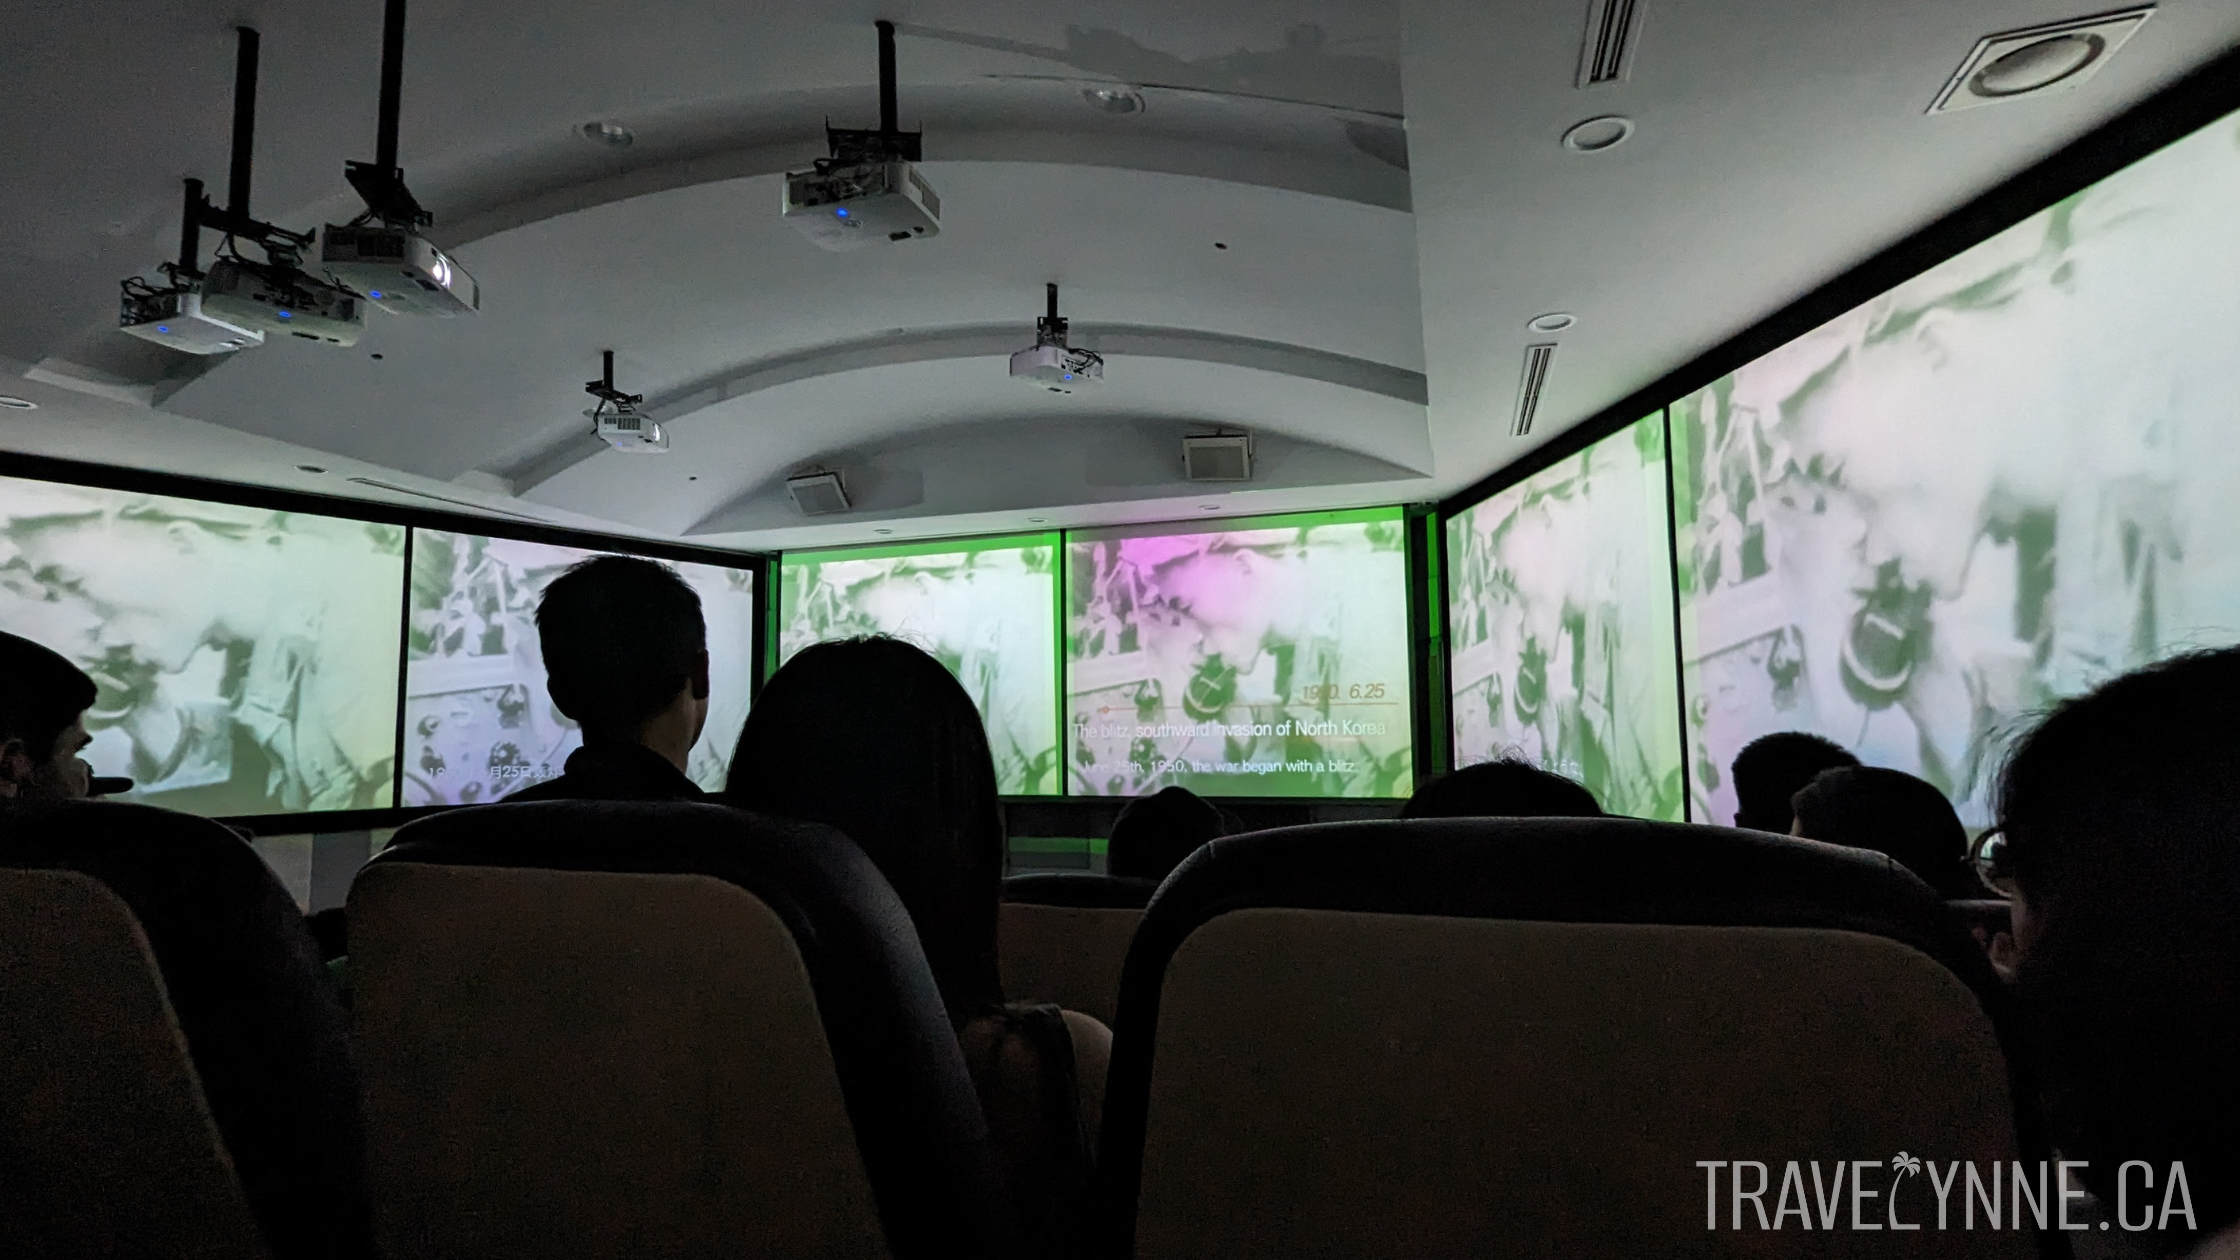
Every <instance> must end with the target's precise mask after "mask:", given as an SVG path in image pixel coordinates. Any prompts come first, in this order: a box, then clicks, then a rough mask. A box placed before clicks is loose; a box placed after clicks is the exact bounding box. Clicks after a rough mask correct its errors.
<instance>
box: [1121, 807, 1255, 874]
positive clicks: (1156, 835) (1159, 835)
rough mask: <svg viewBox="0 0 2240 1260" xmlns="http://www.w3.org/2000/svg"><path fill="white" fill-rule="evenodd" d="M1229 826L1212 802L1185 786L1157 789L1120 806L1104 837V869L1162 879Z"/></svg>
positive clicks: (1217, 837) (1218, 836)
mask: <svg viewBox="0 0 2240 1260" xmlns="http://www.w3.org/2000/svg"><path fill="white" fill-rule="evenodd" d="M1228 831H1229V827H1228V821H1227V820H1226V819H1225V818H1224V817H1223V816H1222V813H1221V810H1220V809H1219V808H1218V807H1216V806H1215V805H1214V803H1213V802H1211V801H1209V800H1207V799H1206V798H1204V797H1202V796H1200V795H1198V794H1197V793H1196V792H1193V791H1191V790H1190V789H1188V788H1185V787H1170V788H1161V789H1160V790H1158V791H1156V792H1153V793H1152V794H1151V795H1149V796H1139V797H1137V798H1135V799H1134V800H1132V801H1129V802H1128V803H1127V805H1126V806H1124V807H1123V808H1122V809H1121V810H1120V816H1119V817H1118V818H1116V819H1114V820H1113V822H1112V838H1111V839H1110V840H1107V841H1106V842H1105V857H1104V868H1105V871H1106V873H1108V874H1112V875H1126V876H1129V877H1131V878H1135V879H1165V878H1166V877H1167V874H1168V872H1170V871H1172V870H1174V868H1175V867H1177V866H1180V865H1182V859H1184V858H1186V857H1189V856H1190V855H1191V854H1193V853H1195V852H1197V851H1198V848H1199V846H1201V845H1203V844H1205V843H1207V842H1208V841H1211V840H1217V839H1219V838H1220V837H1222V836H1224V835H1227V834H1228Z"/></svg>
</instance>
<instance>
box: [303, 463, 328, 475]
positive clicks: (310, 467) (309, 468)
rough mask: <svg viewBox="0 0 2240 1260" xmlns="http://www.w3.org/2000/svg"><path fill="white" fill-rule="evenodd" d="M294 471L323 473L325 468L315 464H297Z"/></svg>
mask: <svg viewBox="0 0 2240 1260" xmlns="http://www.w3.org/2000/svg"><path fill="white" fill-rule="evenodd" d="M296 471H297V472H307V473H323V472H325V471H326V469H324V468H321V467H319V466H318V465H317V464H297V465H296Z"/></svg>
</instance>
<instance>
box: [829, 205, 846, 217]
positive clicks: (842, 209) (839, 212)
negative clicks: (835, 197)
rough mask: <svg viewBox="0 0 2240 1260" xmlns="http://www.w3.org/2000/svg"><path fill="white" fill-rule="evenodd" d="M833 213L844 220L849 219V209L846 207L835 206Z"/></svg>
mask: <svg viewBox="0 0 2240 1260" xmlns="http://www.w3.org/2000/svg"><path fill="white" fill-rule="evenodd" d="M832 212H833V213H834V214H836V215H839V216H840V217H841V218H843V219H845V218H847V217H848V208H847V207H846V206H834V207H833V208H832Z"/></svg>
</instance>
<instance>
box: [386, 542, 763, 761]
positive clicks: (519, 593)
mask: <svg viewBox="0 0 2240 1260" xmlns="http://www.w3.org/2000/svg"><path fill="white" fill-rule="evenodd" d="M599 554H600V553H599V552H596V551H585V550H583V549H581V548H577V547H557V546H553V545H551V544H548V543H533V542H522V541H520V540H518V539H512V538H486V537H483V536H482V535H480V534H455V533H450V532H448V531H444V530H433V529H423V530H417V531H415V532H414V533H413V538H412V597H411V599H412V607H411V617H412V633H411V638H410V639H409V640H408V642H407V644H406V655H407V658H408V659H407V661H406V664H405V709H404V717H405V733H404V803H405V804H406V805H473V804H478V803H484V802H489V801H494V800H498V799H500V798H502V797H504V796H506V795H507V794H509V793H511V792H515V791H518V790H520V789H522V788H525V787H528V786H529V785H530V784H533V783H539V782H542V781H544V780H546V779H549V778H552V777H554V776H556V775H558V774H559V773H560V772H561V769H562V767H564V766H565V765H566V764H567V761H568V755H569V754H570V753H572V752H574V751H575V750H576V749H578V748H580V747H582V746H583V733H582V731H581V730H579V729H578V728H577V726H576V724H575V723H574V722H573V721H571V720H570V719H569V718H568V717H567V716H566V715H565V714H563V713H561V712H560V710H559V709H557V708H555V707H553V704H552V697H551V695H550V694H549V693H548V692H547V691H546V689H545V674H544V656H543V649H542V647H541V645H540V644H539V642H538V639H537V621H536V616H537V601H538V600H539V599H540V598H542V597H543V595H544V588H545V587H546V585H548V584H549V583H550V582H551V581H552V580H553V579H554V578H556V577H559V576H560V575H561V574H562V573H564V572H566V571H567V569H568V566H569V565H572V564H575V563H577V562H578V561H581V560H587V559H589V558H591V557H592V556H595V555H599ZM663 563H666V564H668V565H669V567H670V568H672V569H675V570H676V571H677V576H679V577H681V578H683V579H684V581H685V584H686V585H687V586H690V587H691V588H692V589H693V592H694V593H695V594H697V595H698V596H699V597H700V616H701V619H702V620H703V621H704V622H705V623H706V625H707V631H708V721H707V725H706V726H705V727H703V728H702V729H701V732H700V738H699V740H698V741H696V742H695V743H694V744H693V746H692V751H691V753H690V754H689V755H688V760H687V762H686V765H685V772H686V773H687V774H689V775H690V776H691V777H692V781H693V782H694V783H697V784H699V785H700V786H701V787H703V788H706V789H708V790H709V791H717V790H720V789H721V788H722V787H723V781H724V778H725V774H726V772H727V770H728V769H729V767H730V764H731V750H732V748H733V746H735V745H736V744H737V743H738V742H739V730H740V728H741V727H743V726H744V725H746V720H747V705H748V704H749V702H750V701H751V699H752V696H751V695H750V694H749V691H750V688H751V687H752V684H753V679H752V675H751V670H752V667H753V661H754V649H753V643H754V574H753V573H752V572H751V571H750V570H746V569H734V568H730V567H728V566H724V565H713V564H694V563H690V562H671V561H664V562H663Z"/></svg>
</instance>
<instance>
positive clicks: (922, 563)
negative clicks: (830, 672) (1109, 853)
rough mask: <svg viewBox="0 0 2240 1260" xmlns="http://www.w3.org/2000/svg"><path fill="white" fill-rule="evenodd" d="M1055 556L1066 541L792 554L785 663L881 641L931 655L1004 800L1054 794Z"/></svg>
mask: <svg viewBox="0 0 2240 1260" xmlns="http://www.w3.org/2000/svg"><path fill="white" fill-rule="evenodd" d="M1057 556H1058V536H1057V535H1056V534H1034V535H1028V536H1025V537H1010V538H990V539H974V540H972V541H970V542H949V543H942V544H931V545H928V546H926V547H924V548H910V547H888V548H865V549H861V550H835V551H808V552H787V553H786V554H785V555H784V556H783V557H782V558H781V560H780V563H779V572H780V578H779V593H778V599H779V615H780V617H781V622H780V626H779V631H778V651H779V653H780V656H781V659H782V658H785V657H791V656H792V655H793V654H794V653H796V652H798V651H800V650H801V649H803V648H805V647H808V646H809V645H810V644H812V643H821V642H824V641H825V640H828V639H850V638H856V637H858V636H862V635H871V634H883V635H889V636H892V637H894V638H897V639H901V640H904V641H905V642H908V643H914V644H916V645H917V646H919V647H921V648H924V649H925V650H926V651H927V652H930V653H932V654H933V656H934V657H935V658H936V659H938V660H939V661H940V662H941V663H942V664H943V665H946V666H948V668H949V672H950V673H952V674H955V675H956V676H957V681H959V682H961V683H963V684H964V689H965V691H966V692H967V693H969V694H970V695H971V696H972V702H973V703H974V704H975V705H978V706H979V709H980V718H981V720H982V721H983V722H984V723H986V725H987V729H988V744H989V747H990V748H991V749H993V750H994V753H995V761H996V790H997V791H999V792H1002V793H1004V794H1005V795H1007V796H1040V795H1050V794H1053V793H1056V792H1057V791H1058V790H1059V788H1058V703H1057V697H1058V662H1057V642H1058V624H1057V623H1058V612H1057V609H1058V586H1057V582H1058V579H1057Z"/></svg>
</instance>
